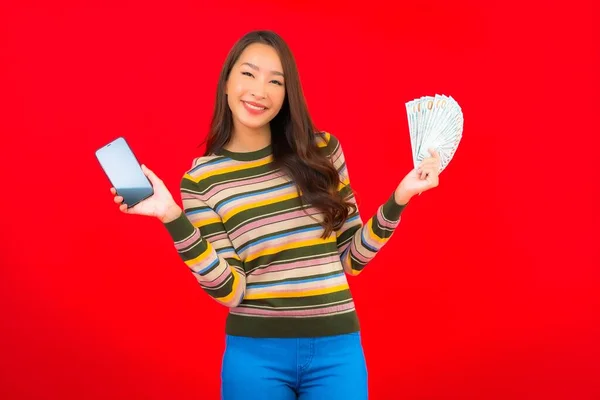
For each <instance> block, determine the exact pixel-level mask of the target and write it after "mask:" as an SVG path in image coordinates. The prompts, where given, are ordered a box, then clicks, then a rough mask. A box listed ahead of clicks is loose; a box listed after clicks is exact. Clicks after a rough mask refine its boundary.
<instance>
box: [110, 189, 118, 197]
mask: <svg viewBox="0 0 600 400" xmlns="http://www.w3.org/2000/svg"><path fill="white" fill-rule="evenodd" d="M110 193H112V195H113V196H114V195H115V194H117V191H116V190H115V188H114V187H111V188H110Z"/></svg>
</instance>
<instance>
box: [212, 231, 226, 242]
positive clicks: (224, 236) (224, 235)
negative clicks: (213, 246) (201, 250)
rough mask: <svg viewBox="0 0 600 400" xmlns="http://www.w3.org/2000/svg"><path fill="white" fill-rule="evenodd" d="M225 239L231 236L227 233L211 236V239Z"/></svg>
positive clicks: (213, 240) (214, 240)
mask: <svg viewBox="0 0 600 400" xmlns="http://www.w3.org/2000/svg"><path fill="white" fill-rule="evenodd" d="M223 239H229V236H228V235H227V233H219V234H218V235H215V236H213V237H211V238H210V241H211V242H216V241H217V240H223Z"/></svg>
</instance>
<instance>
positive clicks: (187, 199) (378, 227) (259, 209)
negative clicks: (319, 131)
mask: <svg viewBox="0 0 600 400" xmlns="http://www.w3.org/2000/svg"><path fill="white" fill-rule="evenodd" d="M315 142H316V144H317V146H318V147H319V148H320V149H321V151H323V152H325V154H327V155H328V157H329V158H330V160H331V162H332V164H333V165H334V167H335V168H336V170H337V171H338V173H339V175H340V184H339V190H340V191H341V194H342V195H343V196H345V197H346V199H347V200H348V201H350V202H352V203H353V204H354V205H355V206H356V210H355V211H354V212H353V213H352V214H351V215H350V216H349V217H348V219H347V220H346V221H345V223H344V224H343V226H342V227H341V228H340V229H339V230H338V231H336V232H335V233H334V234H332V235H330V236H329V237H328V238H325V239H324V238H322V237H321V236H322V234H323V227H322V226H321V225H320V222H322V220H323V214H322V213H321V212H320V210H318V209H316V208H315V207H312V206H310V205H304V204H302V202H301V201H300V198H299V197H298V191H297V189H296V186H295V185H293V183H292V181H291V179H290V178H289V177H288V176H287V175H286V174H285V173H283V172H282V171H281V170H280V169H278V168H276V167H275V166H274V163H273V158H272V155H271V154H266V153H265V152H264V151H260V152H256V153H255V154H256V157H253V154H254V153H243V157H240V158H237V157H236V153H231V152H227V156H225V155H219V154H213V155H210V156H204V157H199V158H197V159H195V160H194V163H193V166H192V168H191V169H190V170H189V171H187V172H186V173H185V174H184V176H183V178H182V180H181V198H182V203H183V208H184V213H183V214H182V215H181V216H180V217H179V218H178V219H177V220H175V221H172V222H169V223H167V224H165V225H166V228H167V230H168V231H169V233H170V234H171V236H172V237H173V240H174V244H175V248H176V250H177V251H178V253H179V255H180V257H181V258H182V260H183V261H184V263H185V264H186V265H187V266H188V268H189V269H190V271H191V272H192V273H193V274H194V276H195V277H196V279H197V280H198V282H199V284H200V286H201V287H202V288H203V289H204V290H205V291H206V292H207V293H208V294H209V295H210V296H212V297H213V298H214V299H215V300H216V301H218V302H220V303H221V304H224V305H226V306H227V307H229V311H230V316H235V321H236V322H235V323H232V324H228V326H231V327H235V328H230V329H235V332H232V331H229V333H230V334H242V335H243V334H251V333H252V335H257V334H258V335H259V336H265V337H277V336H289V335H293V332H289V331H288V330H286V328H285V326H283V325H284V324H274V323H265V324H262V323H261V322H260V321H266V320H268V319H275V320H276V321H279V319H280V318H282V321H283V319H285V318H290V319H294V320H295V321H298V322H295V323H294V324H293V325H292V326H296V327H298V329H299V331H302V334H303V335H306V334H307V332H311V335H314V336H320V335H323V334H325V333H326V332H328V333H329V334H330V333H331V332H337V331H336V328H335V326H336V323H335V321H336V319H338V318H341V319H340V320H339V321H340V326H344V327H356V326H357V323H349V320H348V316H347V314H348V313H350V314H352V317H351V319H354V318H356V316H355V315H354V314H355V308H354V301H353V299H352V295H351V293H350V290H349V286H348V281H347V276H348V275H357V274H359V273H360V272H362V270H363V269H364V267H365V266H366V265H367V264H368V263H369V261H371V260H372V259H373V258H374V257H375V255H376V254H377V252H378V251H379V250H380V249H381V248H382V247H383V246H384V245H385V244H386V243H387V242H388V241H389V239H390V238H391V236H392V235H393V232H394V230H395V229H396V227H397V226H398V224H399V221H400V213H401V211H402V209H403V207H402V206H399V205H398V204H396V203H395V202H394V201H393V196H391V197H390V198H388V199H387V201H386V202H385V203H384V204H382V205H381V206H380V207H379V208H378V210H377V212H376V213H375V215H374V216H373V217H372V218H370V219H369V220H367V221H366V222H364V223H363V219H362V218H361V215H360V213H359V211H358V206H357V204H356V200H355V197H354V194H353V191H352V188H351V185H350V177H349V173H348V167H347V165H346V161H345V158H344V153H343V151H342V147H341V145H340V143H339V141H338V140H337V138H336V137H335V136H333V135H331V134H330V133H325V134H323V135H316V136H315ZM316 317H319V320H321V321H327V323H326V325H327V326H325V325H323V326H320V324H318V323H315V322H311V321H312V320H314V318H316ZM240 318H244V319H245V318H247V319H248V322H247V324H244V323H242V321H243V320H242V319H240ZM302 318H305V319H306V324H308V325H307V326H304V327H301V326H300V325H297V324H299V323H301V320H302ZM323 318H325V319H323ZM245 325H247V326H248V327H251V328H248V330H245V328H244V326H245ZM279 325H281V327H280V328H278V326H279ZM261 326H263V327H264V331H263V330H261V328H260V327H261ZM340 329H342V328H340ZM343 329H349V328H343ZM343 329H342V330H343ZM337 333H344V332H342V331H339V332H337Z"/></svg>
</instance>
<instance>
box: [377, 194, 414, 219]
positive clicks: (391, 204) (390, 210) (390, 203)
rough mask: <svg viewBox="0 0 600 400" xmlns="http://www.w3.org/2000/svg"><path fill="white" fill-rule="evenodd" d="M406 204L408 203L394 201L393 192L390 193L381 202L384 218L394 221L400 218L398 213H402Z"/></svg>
mask: <svg viewBox="0 0 600 400" xmlns="http://www.w3.org/2000/svg"><path fill="white" fill-rule="evenodd" d="M407 205H408V204H398V203H396V199H395V197H394V193H392V195H391V196H390V197H389V198H388V200H387V201H386V202H385V203H384V204H383V208H382V210H381V212H382V213H383V216H384V217H385V219H387V220H388V221H393V222H396V221H399V220H400V214H402V211H404V209H405V208H406V206H407Z"/></svg>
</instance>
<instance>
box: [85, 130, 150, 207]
mask: <svg viewBox="0 0 600 400" xmlns="http://www.w3.org/2000/svg"><path fill="white" fill-rule="evenodd" d="M96 158H97V159H98V161H99V162H100V165H101V166H102V169H103V170H104V173H105V174H106V176H107V177H108V179H109V180H110V182H111V184H112V186H113V187H114V188H115V189H116V191H117V194H118V195H119V196H123V203H125V204H127V206H128V207H133V206H134V205H136V204H137V203H139V202H140V201H142V200H144V199H146V198H148V197H150V196H152V194H153V193H154V190H153V189H152V184H151V183H150V181H149V180H148V178H147V177H146V175H144V171H142V168H141V166H140V164H139V162H138V161H137V159H136V157H135V155H134V154H133V152H132V151H131V148H130V147H129V145H128V144H127V142H126V141H125V139H124V138H122V137H120V138H117V139H115V140H114V141H112V142H111V143H109V144H107V145H106V146H104V147H102V148H100V149H98V150H97V151H96Z"/></svg>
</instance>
